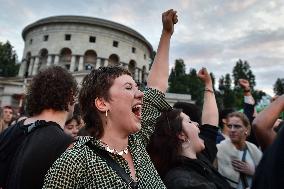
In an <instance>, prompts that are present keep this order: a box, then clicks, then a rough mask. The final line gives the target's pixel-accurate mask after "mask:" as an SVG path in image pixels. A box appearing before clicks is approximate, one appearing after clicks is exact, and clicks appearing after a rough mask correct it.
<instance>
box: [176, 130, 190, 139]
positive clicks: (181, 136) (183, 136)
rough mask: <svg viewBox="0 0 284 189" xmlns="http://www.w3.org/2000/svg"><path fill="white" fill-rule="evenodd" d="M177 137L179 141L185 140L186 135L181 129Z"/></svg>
mask: <svg viewBox="0 0 284 189" xmlns="http://www.w3.org/2000/svg"><path fill="white" fill-rule="evenodd" d="M177 137H178V138H179V139H180V140H181V141H186V140H187V139H188V137H187V136H186V134H185V133H184V132H183V131H181V132H180V133H179V134H177Z"/></svg>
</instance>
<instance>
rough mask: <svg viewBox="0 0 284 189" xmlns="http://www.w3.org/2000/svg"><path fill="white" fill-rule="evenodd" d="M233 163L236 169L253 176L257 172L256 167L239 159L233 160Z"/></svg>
mask: <svg viewBox="0 0 284 189" xmlns="http://www.w3.org/2000/svg"><path fill="white" fill-rule="evenodd" d="M232 165H233V168H234V170H235V171H238V172H241V173H244V174H246V175H250V176H253V175H254V172H255V167H254V166H252V165H250V164H248V163H247V162H243V161H240V160H237V159H234V160H232Z"/></svg>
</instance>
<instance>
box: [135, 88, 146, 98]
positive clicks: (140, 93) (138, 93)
mask: <svg viewBox="0 0 284 189" xmlns="http://www.w3.org/2000/svg"><path fill="white" fill-rule="evenodd" d="M143 96H144V93H143V92H142V91H140V90H139V89H137V91H136V93H135V97H136V98H143Z"/></svg>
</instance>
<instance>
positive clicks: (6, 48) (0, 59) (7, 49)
mask: <svg viewBox="0 0 284 189" xmlns="http://www.w3.org/2000/svg"><path fill="white" fill-rule="evenodd" d="M16 62H17V55H16V52H15V50H13V46H12V45H11V44H10V42H9V41H7V42H6V43H4V44H3V43H2V42H0V76H2V77H13V76H16V75H17V73H18V71H19V68H20V65H19V64H16Z"/></svg>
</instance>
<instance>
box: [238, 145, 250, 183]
mask: <svg viewBox="0 0 284 189" xmlns="http://www.w3.org/2000/svg"><path fill="white" fill-rule="evenodd" d="M247 151H248V148H247V145H246V146H245V149H244V153H243V157H242V161H243V162H245V160H246V154H247ZM240 177H241V181H242V184H243V188H244V189H247V188H248V187H249V185H248V180H247V176H246V175H245V174H244V173H240Z"/></svg>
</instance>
